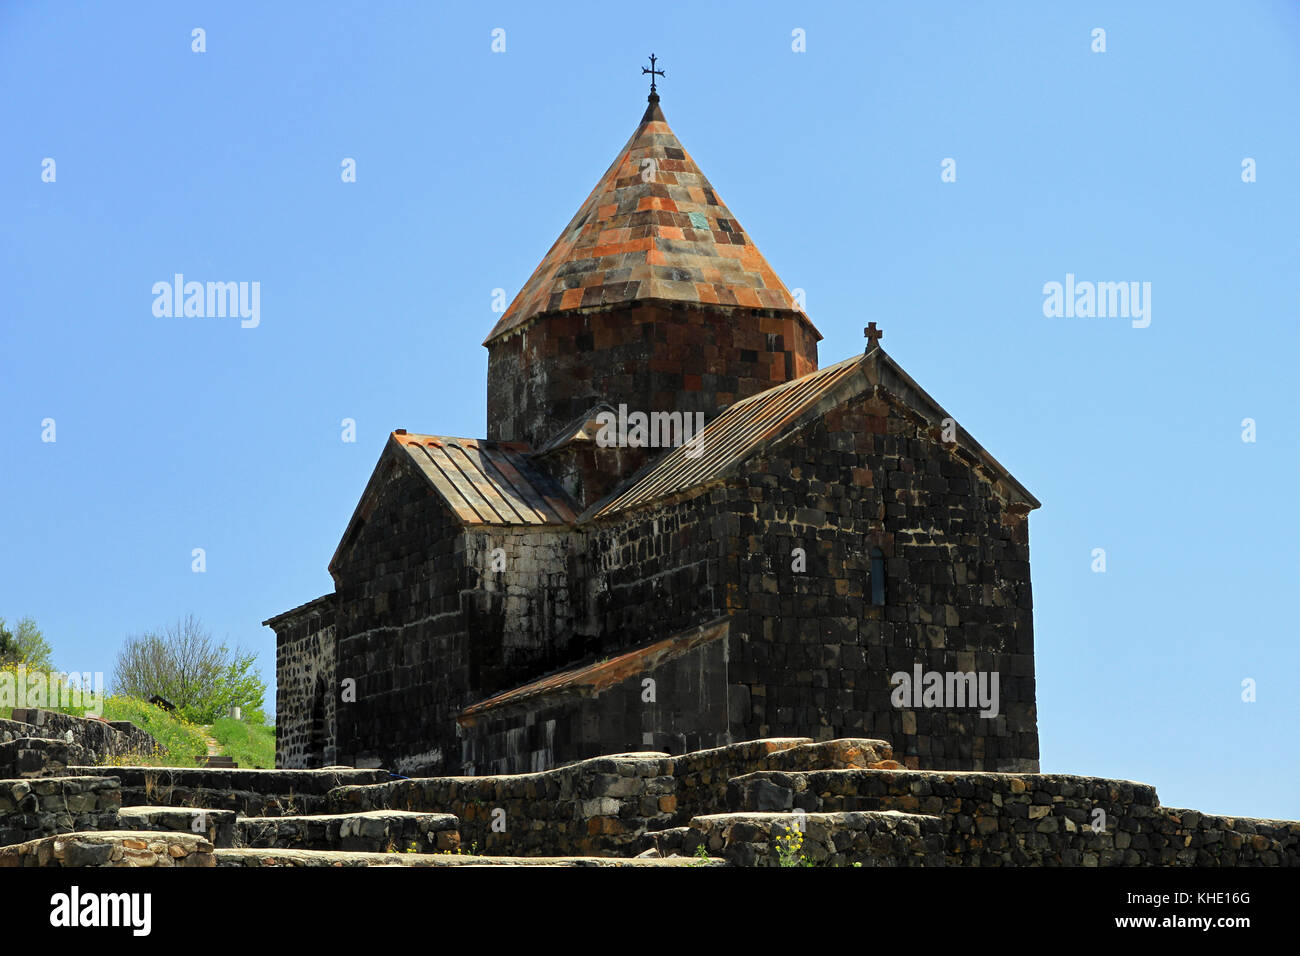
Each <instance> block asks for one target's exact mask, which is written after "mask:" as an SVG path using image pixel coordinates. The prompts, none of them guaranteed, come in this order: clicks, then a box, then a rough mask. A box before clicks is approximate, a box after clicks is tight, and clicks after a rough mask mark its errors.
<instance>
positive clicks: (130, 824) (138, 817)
mask: <svg viewBox="0 0 1300 956" xmlns="http://www.w3.org/2000/svg"><path fill="white" fill-rule="evenodd" d="M236 816H237V814H236V813H235V811H234V810H204V809H201V808H197V809H191V808H189V807H123V808H122V809H121V810H119V811H118V813H117V828H118V829H121V830H144V831H149V832H156V833H162V832H171V833H192V834H194V835H196V836H201V837H206V838H207V839H208V840H209V841H210V842H211V843H212V845H213V846H215V847H233V846H234V845H235V818H236Z"/></svg>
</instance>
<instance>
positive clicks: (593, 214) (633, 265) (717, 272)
mask: <svg viewBox="0 0 1300 956" xmlns="http://www.w3.org/2000/svg"><path fill="white" fill-rule="evenodd" d="M647 161H649V162H647ZM714 267H716V268H714ZM593 273H596V274H595V275H593ZM601 273H603V274H601ZM710 287H712V288H710ZM706 288H708V289H709V291H708V292H705V291H703V290H704V289H706ZM578 289H582V290H585V293H583V294H579V295H575V294H574V290H578ZM649 299H667V300H672V301H686V302H698V303H721V304H724V305H739V306H742V307H746V308H767V309H777V310H782V309H784V310H789V311H791V312H794V313H796V314H798V315H800V317H801V318H802V319H803V321H805V322H808V324H809V326H811V325H812V323H811V322H809V320H808V318H807V316H804V315H803V313H802V312H801V311H800V310H799V307H798V306H797V305H796V304H795V302H794V299H793V297H792V296H791V295H790V291H789V290H788V289H787V288H786V287H785V285H784V284H783V283H782V282H781V280H780V279H779V278H777V275H776V273H775V272H774V271H773V270H772V267H771V266H769V265H768V263H767V260H765V259H764V258H763V256H762V254H761V253H760V252H759V251H758V249H757V248H756V247H755V246H754V244H753V241H752V240H751V239H750V238H749V236H748V235H747V234H746V232H745V230H744V229H742V228H741V225H740V223H739V222H737V221H736V217H735V216H733V215H732V214H731V210H730V209H728V208H727V207H726V205H724V204H723V202H722V200H721V199H719V198H718V194H717V193H716V192H715V191H714V189H713V186H712V185H711V184H710V183H709V181H708V179H707V178H705V176H704V174H703V173H702V172H700V169H699V167H698V166H696V165H695V161H694V160H693V159H691V157H690V156H689V155H688V154H687V152H686V150H685V149H684V148H683V147H682V144H681V143H680V142H679V141H678V139H677V136H676V135H675V134H674V133H673V131H672V130H671V129H670V128H669V127H668V122H667V121H666V120H665V119H664V114H663V111H662V110H661V109H660V108H659V103H658V97H654V98H652V99H651V101H650V106H649V107H648V108H647V109H646V112H645V115H644V116H643V117H642V118H641V123H640V125H639V126H637V128H636V132H634V133H633V134H632V138H631V139H630V140H628V142H627V145H626V146H624V147H623V149H622V150H621V151H620V152H619V154H618V157H617V158H616V159H615V160H614V162H613V164H612V165H611V166H610V167H609V169H608V170H606V172H605V175H604V176H602V177H601V179H600V181H599V182H598V183H597V184H596V188H595V189H593V190H592V191H591V195H589V196H588V197H587V200H586V202H584V203H583V204H582V207H581V208H580V209H579V210H578V211H577V213H576V214H575V215H574V217H573V219H572V220H571V221H570V222H569V224H568V226H566V227H565V229H564V232H563V233H561V235H560V237H559V238H558V239H556V241H555V244H554V245H552V246H551V249H550V251H549V252H548V253H547V254H546V257H545V258H544V259H543V260H542V262H541V264H540V265H539V266H538V267H537V269H536V270H534V272H533V274H532V276H531V277H530V278H529V279H528V281H527V282H526V283H524V286H523V288H522V289H521V290H520V291H519V294H518V295H516V296H515V298H514V301H513V302H511V303H510V307H509V308H508V309H506V311H505V314H504V315H503V316H501V319H500V321H498V322H497V324H496V326H495V327H494V328H493V329H492V332H491V334H489V335H488V337H487V340H486V341H485V342H484V344H485V345H486V344H488V343H489V342H491V341H492V340H494V339H496V338H499V337H501V336H504V335H507V334H509V333H510V332H512V331H513V330H515V329H518V328H521V327H523V326H524V325H526V324H528V323H529V322H530V321H532V320H533V319H534V318H536V317H537V316H539V315H545V314H548V313H553V312H565V311H571V310H575V309H579V308H582V307H583V305H584V303H585V306H586V307H587V308H593V307H599V306H602V305H610V304H614V303H627V302H630V301H634V300H649ZM813 331H814V333H816V329H815V328H814V329H813ZM817 337H818V338H821V336H820V334H818V335H817Z"/></svg>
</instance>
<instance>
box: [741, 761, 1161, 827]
mask: <svg viewBox="0 0 1300 956" xmlns="http://www.w3.org/2000/svg"><path fill="white" fill-rule="evenodd" d="M1159 805H1160V802H1159V800H1158V798H1157V797H1156V791H1155V788H1154V787H1151V786H1149V785H1147V784H1143V783H1133V782H1131V781H1127V780H1110V779H1106V778H1102V777H1083V776H1074V775H1068V774H1040V773H1032V774H1031V773H992V772H984V771H953V770H886V769H876V770H867V769H844V770H811V771H793V772H779V771H760V772H757V773H750V774H744V775H742V776H739V777H733V778H732V779H731V780H730V781H729V783H728V787H727V808H728V809H729V810H733V811H742V810H750V811H758V812H780V811H783V810H803V811H805V812H813V811H819V812H834V811H839V810H898V811H901V812H903V813H924V814H932V815H935V814H951V815H958V814H965V815H967V816H974V815H987V816H999V815H1002V814H1003V813H1004V812H1006V811H1004V808H1007V807H1020V808H1021V809H1020V810H1018V811H1016V814H1015V815H1019V816H1021V817H1024V816H1026V815H1027V812H1028V811H1026V809H1025V808H1027V807H1029V806H1052V807H1057V808H1058V809H1059V810H1061V811H1064V810H1069V811H1070V813H1069V814H1066V815H1068V816H1072V817H1079V820H1077V821H1076V822H1082V819H1083V817H1080V816H1079V815H1080V814H1086V813H1087V812H1090V811H1091V810H1093V809H1095V808H1098V807H1101V808H1104V809H1105V810H1106V813H1107V815H1108V816H1112V817H1118V816H1123V815H1125V813H1126V812H1127V811H1128V810H1130V809H1135V808H1137V809H1139V815H1150V814H1149V813H1146V814H1143V813H1142V812H1141V811H1142V810H1143V809H1144V810H1147V811H1150V810H1152V809H1153V808H1155V807H1158V806H1159Z"/></svg>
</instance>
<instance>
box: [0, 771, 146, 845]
mask: <svg viewBox="0 0 1300 956" xmlns="http://www.w3.org/2000/svg"><path fill="white" fill-rule="evenodd" d="M121 805H122V793H121V789H120V788H119V786H118V782H117V781H116V780H115V779H113V778H111V777H50V778H45V779H40V780H0V846H9V845H11V844H15V843H25V842H27V841H28V840H37V839H40V838H41V837H47V836H52V835H54V834H56V833H69V832H71V831H73V830H108V829H112V828H113V827H115V826H116V825H117V811H118V808H119V807H120V806H121Z"/></svg>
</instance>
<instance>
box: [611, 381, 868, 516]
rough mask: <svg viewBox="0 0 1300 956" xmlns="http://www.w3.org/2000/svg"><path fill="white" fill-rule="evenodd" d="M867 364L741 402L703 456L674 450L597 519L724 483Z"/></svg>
mask: <svg viewBox="0 0 1300 956" xmlns="http://www.w3.org/2000/svg"><path fill="white" fill-rule="evenodd" d="M864 359H865V356H862V355H857V356H854V357H853V358H850V359H845V360H844V361H843V362H837V363H836V364H834V365H828V366H827V367H826V368H824V369H820V370H818V371H816V372H812V373H810V374H808V375H804V376H802V377H801V378H796V379H793V380H791V381H789V382H785V383H784V384H781V385H778V386H776V387H775V388H769V389H768V390H767V391H765V392H759V393H758V394H757V395H752V396H750V397H749V398H746V399H744V400H743V401H739V402H737V403H736V404H734V405H732V406H731V407H730V408H728V409H727V410H726V411H724V412H723V413H722V414H721V415H719V416H718V417H717V418H715V419H714V420H713V421H712V422H710V423H709V424H708V425H707V426H706V427H705V429H704V431H703V432H701V433H700V438H699V441H700V444H701V445H702V447H701V449H700V450H699V452H698V454H694V456H693V457H692V454H693V452H694V449H693V448H692V446H691V445H690V444H687V445H680V446H678V447H677V448H674V449H673V450H672V451H670V452H668V453H667V454H665V455H664V456H663V458H662V459H660V460H659V461H658V462H657V463H656V464H655V465H653V466H652V467H651V469H650V471H649V472H647V473H646V474H645V475H643V476H642V477H641V478H640V479H639V480H638V481H636V482H635V483H634V484H633V485H632V486H631V487H630V488H628V489H627V490H626V491H624V492H623V493H622V494H620V495H619V496H618V497H616V498H615V499H613V500H612V501H610V502H609V503H608V504H606V505H604V506H602V507H600V509H599V510H598V511H597V512H596V513H595V514H594V515H592V517H597V518H599V517H603V516H605V515H608V514H612V513H613V512H615V511H622V510H624V509H626V508H634V507H636V506H637V505H641V504H645V503H647V502H650V501H655V500H657V499H660V498H667V497H670V496H671V495H674V494H677V493H679V492H682V491H687V490H689V489H691V488H697V487H699V486H700V485H703V484H705V483H707V482H709V481H712V480H713V479H715V478H720V477H721V476H722V474H723V473H724V472H725V471H726V470H727V469H728V468H730V467H731V466H732V465H734V464H735V463H736V462H738V461H741V460H742V459H744V458H746V457H748V456H749V455H750V454H751V453H753V452H754V451H755V450H757V448H758V447H759V446H760V445H762V444H763V443H764V442H766V441H768V440H769V439H772V438H775V437H777V436H779V435H781V434H782V433H783V432H784V431H785V430H786V429H787V428H788V427H789V426H790V425H792V424H793V423H794V421H795V420H796V419H797V418H799V416H801V415H803V414H804V413H805V412H808V411H809V410H810V409H812V408H814V407H815V406H816V405H818V403H820V402H821V400H822V399H823V398H825V397H826V396H827V395H828V394H830V392H831V391H833V390H834V389H835V387H836V386H837V385H839V384H840V383H841V382H843V381H845V380H846V379H847V378H848V377H849V376H851V375H852V374H853V373H854V371H856V370H857V369H858V368H859V367H860V366H861V365H862V363H863V361H864Z"/></svg>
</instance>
